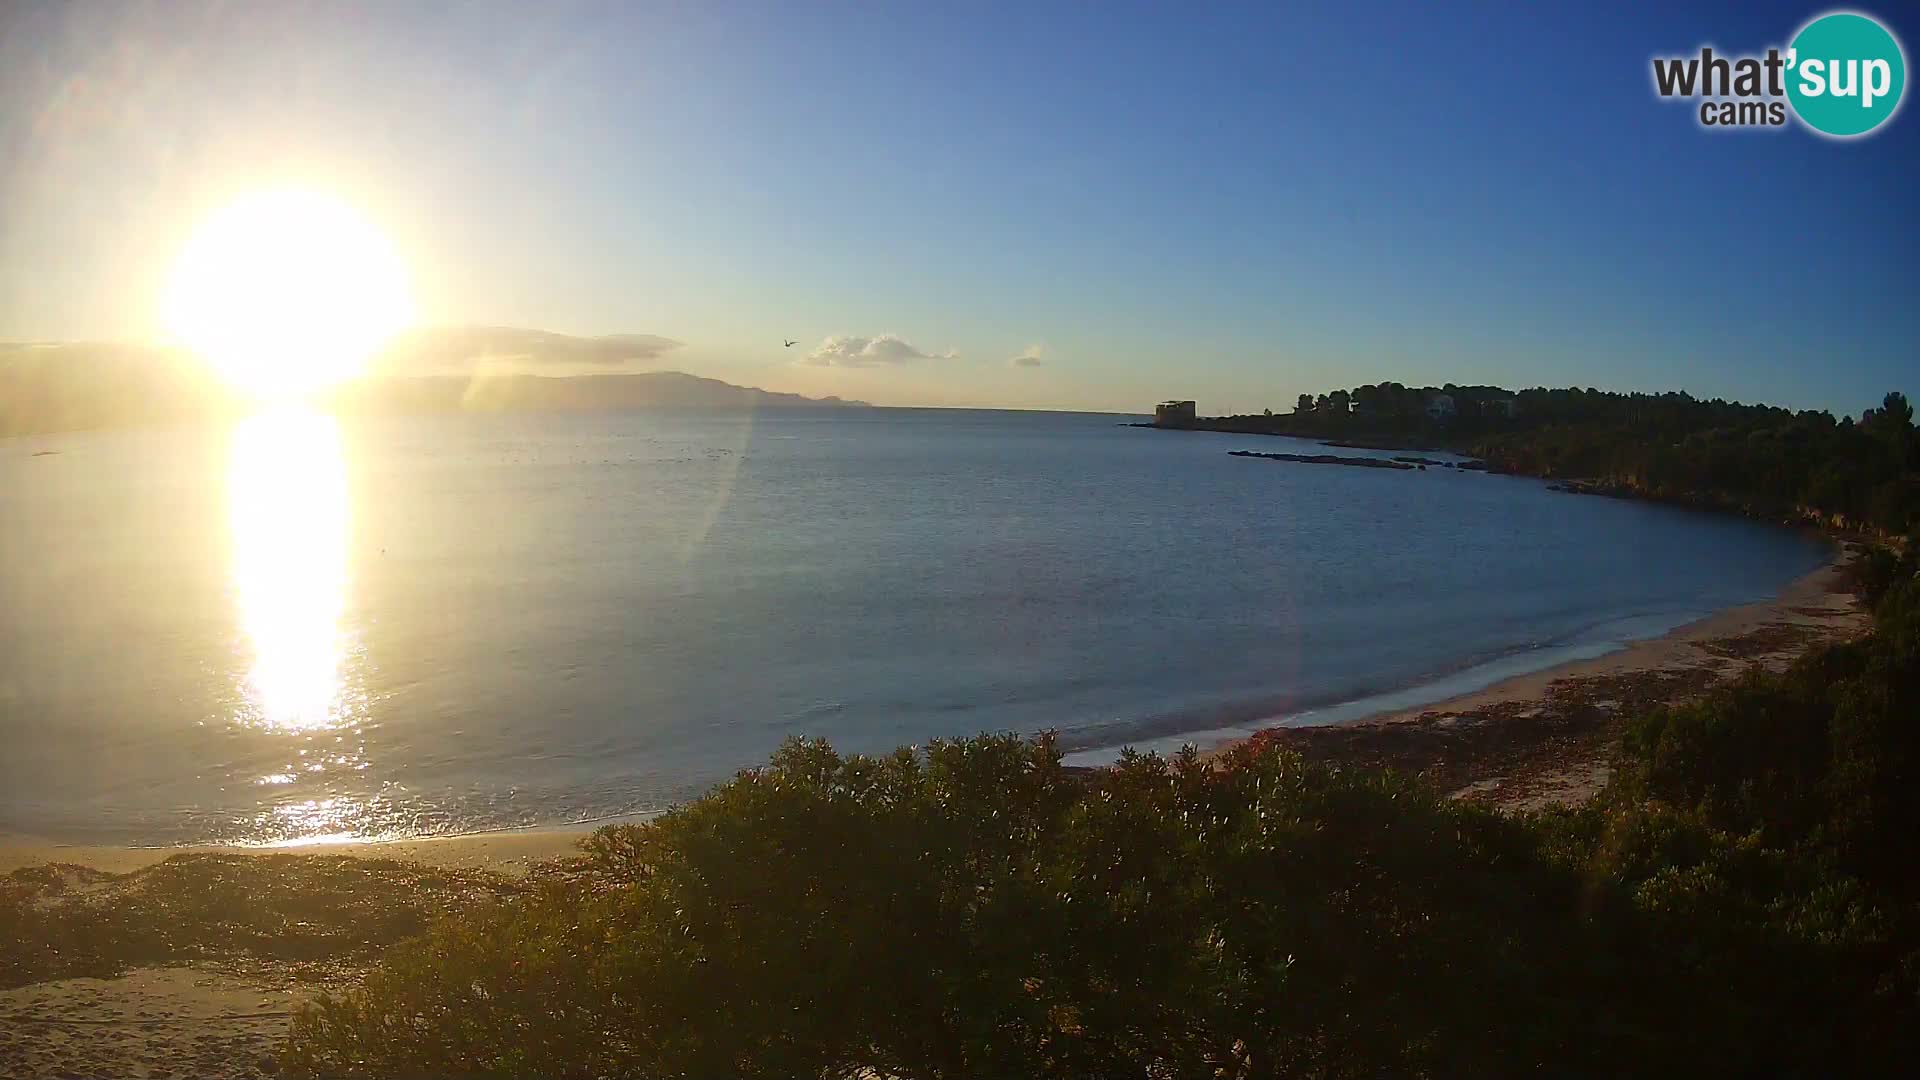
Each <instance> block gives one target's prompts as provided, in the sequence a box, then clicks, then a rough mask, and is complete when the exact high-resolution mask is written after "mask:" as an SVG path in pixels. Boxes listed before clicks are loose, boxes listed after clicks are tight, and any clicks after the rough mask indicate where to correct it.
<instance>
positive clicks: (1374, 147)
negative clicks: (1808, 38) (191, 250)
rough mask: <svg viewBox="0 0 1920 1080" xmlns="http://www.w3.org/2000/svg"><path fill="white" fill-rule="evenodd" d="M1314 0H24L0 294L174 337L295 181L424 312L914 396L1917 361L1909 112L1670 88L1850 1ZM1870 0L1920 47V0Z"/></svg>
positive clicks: (1859, 382) (1637, 385)
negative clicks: (1741, 119)
mask: <svg viewBox="0 0 1920 1080" xmlns="http://www.w3.org/2000/svg"><path fill="white" fill-rule="evenodd" d="M1283 7H1290V6H1284V5H1277V4H1271V5H1269V4H1262V5H1257V6H1244V7H1242V6H1232V7H1227V6H1221V7H1213V6H1208V7H1200V6H1197V5H1187V4H1151V5H1139V6H1133V5H1123V4H1116V3H1101V4H1071V5H1068V4H1052V3H1025V4H1011V5H1006V6H988V5H985V4H972V3H965V4H961V3H942V4H910V3H895V4H862V5H839V4H825V3H818V4H816V3H808V4H765V5H757V4H756V5H749V4H739V3H723V2H718V0H715V2H712V3H703V4H689V5H672V6H669V5H642V4H602V5H570V4H542V5H519V4H514V5H505V4H502V5H496V6H489V5H481V4H416V3H392V4H387V3H379V4H365V5H353V4H346V3H315V4H280V3H252V2H247V3H230V4H214V5H193V4H186V3H173V2H166V3H155V4H138V5H130V4H107V3H102V4H84V5H82V4H74V5H68V4H46V5H40V4H35V3H23V2H22V0H10V2H7V3H4V4H0V340H72V339H90V340H94V339H116V340H117V339H130V340H151V339H153V338H154V337H155V336H156V334H157V333H158V330H157V323H156V297H157V296H158V294H159V293H160V292H161V290H162V286H163V283H164V281H165V279H166V275H167V271H168V268H169V266H170V265H171V263H172V260H173V258H174V255H175V253H176V252H177V251H178V250H179V248H180V246H181V245H182V243H183V242H184V241H185V239H186V237H187V235H188V234H189V231H190V230H191V228H192V227H193V225H194V223H195V222H196V221H198V220H199V219H200V218H201V217H203V216H204V215H206V214H207V213H209V212H211V211H213V210H214V209H216V208H218V207H219V206H221V205H223V204H224V203H226V202H228V201H230V200H232V199H234V198H235V197H236V196H238V195H242V194H244V193H245V192H247V191H248V190H250V189H255V188H259V187H262V186H272V185H285V184H299V185H305V186H315V187H320V188H324V189H327V190H331V191H333V192H337V193H338V194H339V195H340V196H341V197H342V198H344V199H346V200H348V201H349V202H351V203H352V204H353V205H354V206H356V207H357V208H358V209H359V210H361V211H362V212H363V213H364V214H365V215H366V216H367V217H368V218H370V219H371V220H373V221H374V222H375V223H376V224H377V225H378V226H379V227H380V228H381V229H383V230H384V231H385V232H386V234H387V235H388V236H390V237H391V239H392V241H393V243H394V244H395V245H396V246H397V248H398V249H399V250H400V251H401V253H402V255H403V257H404V258H405V260H406V262H407V264H408V266H409V269H410V272H411V275H412V278H413V282H414V290H415V294H416V299H417V305H418V309H419V315H420V317H421V319H422V320H423V321H427V322H432V323H449V324H460V323H484V324H500V325H511V326H521V327H533V328H541V329H546V330H555V331H562V332H566V333H571V334H590V335H598V334H615V333H631V334H656V335H662V336H665V337H668V338H672V339H675V340H677V341H680V342H684V343H685V344H684V347H683V348H681V349H678V350H675V351H673V352H672V353H670V354H668V355H667V356H666V357H664V358H663V359H662V361H661V362H660V363H661V364H662V365H663V366H668V367H676V368H680V369H683V370H688V371H693V372H696V373H699V374H707V375H714V376H717V377H721V378H726V379H729V380H732V381H738V382H748V383H753V384H757V385H761V386H766V387H768V388H772V389H780V390H792V391H800V392H807V393H816V394H823V393H838V394H842V395H844V396H853V397H861V398H866V399H868V400H872V401H875V402H879V403H883V404H942V405H944V404H965V405H1004V406H1014V407H1066V408H1100V409H1120V410H1128V411H1139V410H1140V409H1142V408H1144V407H1146V406H1147V405H1149V404H1150V403H1151V402H1153V401H1155V400H1158V399H1161V398H1165V397H1170V396H1178V397H1194V398H1198V399H1200V402H1201V408H1202V411H1205V412H1216V411H1228V410H1244V409H1259V408H1262V407H1271V408H1274V409H1276V410H1280V409H1284V408H1286V407H1288V406H1289V404H1290V403H1291V401H1292V400H1293V398H1294V396H1295V395H1297V394H1298V393H1300V392H1303V391H1318V390H1324V389H1328V388H1331V387H1335V386H1352V385H1355V384H1358V383H1362V382H1372V381H1377V380H1381V379H1395V380H1398V381H1401V382H1405V383H1409V384H1421V383H1439V382H1445V381H1457V382H1493V383H1500V384H1505V385H1509V386H1531V385H1582V386H1587V385H1592V386H1599V387H1603V388H1611V389H1646V390H1660V389H1677V388H1684V389H1688V390H1691V391H1693V392H1695V393H1696V394H1700V395H1702V396H1727V397H1737V398H1741V399H1745V400H1766V401H1772V402H1777V403H1780V404H1786V405H1792V406H1796V407H1803V406H1811V407H1826V408H1833V409H1835V410H1838V411H1847V412H1855V413H1857V412H1858V411H1859V410H1860V409H1861V408H1863V407H1865V406H1867V405H1870V404H1874V403H1876V402H1877V401H1878V398H1879V396H1880V395H1881V393H1883V392H1884V391H1885V390H1888V389H1892V388H1895V387H1903V388H1904V389H1906V390H1907V391H1908V392H1909V393H1916V392H1920V378H1917V377H1916V376H1920V267H1917V266H1916V258H1920V242H1917V241H1920V227H1917V226H1920V210H1917V208H1916V202H1920V195H1917V194H1916V193H1917V192H1920V172H1917V170H1916V166H1920V113H1917V112H1916V111H1915V108H1914V107H1913V106H1912V105H1911V104H1909V105H1908V106H1907V107H1905V108H1903V109H1902V111H1901V113H1900V114H1899V115H1897V116H1896V117H1895V118H1894V119H1893V120H1892V121H1891V122H1890V124H1889V125H1888V126H1886V127H1885V128H1883V130H1882V131H1881V132H1879V133H1878V134H1876V135H1874V136H1872V137H1870V138H1867V139H1864V140H1856V141H1853V142H1848V143H1841V142H1833V141H1828V140H1824V139H1821V138H1818V137H1816V136H1814V135H1812V134H1810V133H1809V132H1807V131H1806V130H1804V129H1801V128H1799V127H1798V126H1797V125H1790V126H1789V127H1787V128H1786V129H1784V130H1768V131H1758V132H1755V131H1748V132H1734V133H1727V132H1709V131H1703V130H1701V129H1700V128H1699V127H1698V126H1697V125H1696V123H1695V121H1694V118H1693V113H1692V108H1691V107H1690V106H1689V105H1687V104H1683V103H1674V102H1661V101H1659V100H1657V99H1656V98H1655V96H1654V93H1653V90H1652V85H1651V77H1650V74H1649V58H1650V57H1651V56H1653V55H1655V54H1662V55H1670V54H1684V53H1688V52H1693V51H1697V49H1698V48H1699V47H1700V46H1701V45H1703V44H1712V45H1714V46H1715V47H1716V48H1717V49H1721V50H1726V51H1730V52H1747V51H1752V52H1759V51H1763V50H1764V49H1765V48H1766V47H1767V46H1769V45H1782V46H1783V45H1784V44H1785V43H1786V41H1787V39H1788V38H1789V37H1790V36H1791V35H1792V33H1793V31H1794V30H1795V29H1797V28H1798V27H1799V26H1800V25H1801V24H1802V23H1804V22H1805V21H1806V20H1807V19H1808V18H1809V17H1810V16H1812V15H1814V14H1817V13H1819V12H1821V11H1824V10H1826V8H1824V7H1822V6H1818V5H1807V4H1785V5H1777V4H1769V3H1728V4H1718V5H1681V4H1650V5H1646V6H1644V7H1636V6H1627V5H1615V4H1598V5H1595V4H1584V5H1565V6H1561V5H1546V4H1516V5H1512V6H1501V5H1492V4H1487V5H1478V4H1476V5H1434V4H1426V3H1413V2H1409V3H1397V4H1368V3H1355V2H1343V3H1330V4H1326V5H1302V6H1301V7H1300V8H1299V9H1298V10H1292V9H1289V10H1282V8H1283ZM1443 9H1450V10H1443ZM1863 10H1868V11H1870V12H1872V13H1874V14H1877V15H1879V16H1881V17H1882V19H1883V21H1884V22H1886V23H1887V24H1888V25H1890V27H1891V28H1892V30H1893V31H1894V33H1895V34H1897V35H1900V36H1901V37H1902V40H1903V41H1905V42H1906V43H1907V49H1908V53H1909V57H1910V58H1911V57H1912V56H1913V55H1914V48H1915V45H1914V43H1915V42H1916V41H1920V9H1916V8H1914V7H1912V6H1907V5H1899V6H1895V5H1883V6H1881V7H1877V8H1875V7H1868V8H1865V9H1863ZM1915 93H1920V91H1913V90H1910V91H1909V92H1908V96H1912V95H1913V94H1915ZM883 335H896V336H897V337H898V338H899V339H901V343H896V344H892V345H887V346H878V347H874V348H871V349H868V350H867V353H868V354H869V355H867V356H866V357H865V358H866V359H868V360H870V361H873V362H870V363H866V364H864V365H862V366H842V365H840V364H832V365H817V364H805V363H796V362H795V361H796V360H797V359H799V358H800V357H801V356H802V355H804V354H807V353H818V352H819V351H820V345H821V343H822V342H823V341H824V340H825V339H828V338H830V337H833V336H845V337H850V338H869V339H871V338H879V337H881V336H883ZM786 338H795V339H799V341H800V342H801V345H799V346H796V347H795V348H793V349H791V350H785V349H783V348H782V347H781V344H780V342H781V341H782V340H783V339H786ZM855 345H856V347H855V348H851V349H849V348H845V347H842V348H840V349H839V350H838V352H839V353H841V354H853V353H859V351H860V350H859V349H858V347H857V346H858V343H855ZM827 351H828V352H833V351H834V350H827ZM915 353H918V354H924V355H917V356H916V355H913V354H915ZM948 354H952V355H948ZM1016 357H1031V358H1034V359H1036V360H1037V363H1026V364H1016V363H1013V361H1014V359H1015V358H1016ZM856 358H859V357H856Z"/></svg>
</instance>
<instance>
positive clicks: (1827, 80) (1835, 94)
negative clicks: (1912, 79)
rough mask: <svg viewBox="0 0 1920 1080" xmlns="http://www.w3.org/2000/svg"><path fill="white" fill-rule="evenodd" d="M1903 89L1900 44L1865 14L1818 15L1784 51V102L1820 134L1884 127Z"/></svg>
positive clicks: (1857, 132)
mask: <svg viewBox="0 0 1920 1080" xmlns="http://www.w3.org/2000/svg"><path fill="white" fill-rule="evenodd" d="M1906 88H1907V58H1906V54H1904V53H1903V52H1901V51H1900V43H1899V42H1898V41H1895V40H1894V37H1893V35H1892V34H1890V33H1888V32H1887V28H1886V27H1884V26H1881V25H1880V24H1879V23H1877V22H1875V21H1874V20H1872V19H1869V18H1867V17H1866V16H1865V15H1856V14H1854V13H1853V12H1850V11H1843V12H1835V13H1834V14H1831V15H1822V16H1820V17H1819V18H1817V19H1815V20H1813V21H1812V22H1810V23H1808V24H1807V25H1806V26H1805V27H1803V28H1802V29H1801V31H1800V33H1799V34H1798V35H1797V36H1795V37H1794V39H1793V42H1792V44H1791V45H1789V46H1788V48H1787V100H1788V101H1790V102H1792V103H1793V111H1794V112H1795V113H1796V114H1798V115H1799V117H1800V119H1801V121H1802V122H1803V123H1805V124H1806V125H1807V126H1808V127H1810V128H1812V129H1813V130H1815V131H1818V132H1820V133H1822V134H1824V135H1832V136H1834V137H1836V138H1842V139H1846V138H1852V137H1853V136H1855V135H1865V134H1866V133H1867V132H1869V131H1872V130H1873V129H1874V128H1877V127H1879V126H1880V125H1881V124H1884V123H1886V122H1887V120H1888V119H1889V118H1891V117H1892V116H1893V114H1894V111H1895V110H1897V109H1899V108H1900V96H1901V93H1902V92H1903V91H1905V90H1906Z"/></svg>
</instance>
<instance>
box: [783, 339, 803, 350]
mask: <svg viewBox="0 0 1920 1080" xmlns="http://www.w3.org/2000/svg"><path fill="white" fill-rule="evenodd" d="M780 340H781V341H787V339H786V338H781V339H780ZM798 344H800V343H799V342H797V341H787V344H786V347H787V348H789V349H791V348H793V347H794V346H795V345H798Z"/></svg>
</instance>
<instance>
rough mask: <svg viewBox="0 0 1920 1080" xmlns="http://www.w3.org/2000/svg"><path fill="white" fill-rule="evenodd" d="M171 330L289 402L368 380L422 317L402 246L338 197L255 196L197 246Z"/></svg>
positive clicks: (172, 290) (201, 235) (255, 386)
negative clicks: (367, 368)
mask: <svg viewBox="0 0 1920 1080" xmlns="http://www.w3.org/2000/svg"><path fill="white" fill-rule="evenodd" d="M163 313H164V318H165V320H166V324H167V328H168V329H169V330H170V331H171V332H172V333H173V334H174V336H175V337H177V338H178V339H179V340H180V341H181V342H182V343H184V344H185V345H186V346H187V347H189V348H191V349H192V350H194V351H195V352H196V353H198V354H199V355H200V356H201V357H203V358H204V359H205V360H206V361H207V362H208V363H209V364H211V365H212V366H213V367H214V368H215V369H216V370H218V371H219V372H220V373H221V374H222V375H223V376H225V377H226V379H227V380H228V381H230V382H231V383H232V384H233V385H235V386H237V387H239V388H240V389H242V390H245V391H247V392H249V393H251V394H253V395H255V396H257V397H261V398H266V399H284V398H289V397H298V396H300V395H301V394H305V393H309V392H312V391H314V390H317V389H320V388H323V387H326V386H330V385H332V384H334V383H336V382H339V381H341V380H343V379H347V378H351V377H352V376H354V375H355V374H358V373H359V371H360V368H361V367H362V365H364V364H365V363H366V361H367V359H368V358H369V357H370V356H372V355H373V354H374V353H375V352H377V351H378V350H379V349H380V348H381V346H383V345H384V344H385V343H386V342H387V340H388V339H389V338H391V337H392V336H393V335H394V334H395V333H397V332H398V331H400V330H402V329H404V328H405V327H406V326H407V325H408V323H410V322H411V321H412V318H413V304H412V300H411V297H410V295H409V292H408V289H407V274H406V267H405V266H404V265H403V264H402V263H401V261H400V256H399V254H398V253H397V252H395V251H394V249H393V245H392V244H390V243H388V242H387V239H386V237H384V236H382V235H381V234H380V231H379V230H378V229H376V228H374V227H373V226H372V225H370V224H369V223H368V222H367V221H366V220H365V219H364V218H362V217H361V216H360V215H359V214H357V213H355V212H354V211H353V209H352V208H350V207H348V206H347V205H346V204H344V203H342V202H340V201H339V200H338V199H335V198H333V197H331V196H328V195H323V194H319V193H316V192H309V191H276V192H269V193H263V194H257V195H250V196H247V197H245V198H243V199H240V200H239V201H237V202H235V203H233V204H232V205H230V206H228V207H227V208H226V209H224V210H221V211H220V212H218V213H216V214H214V215H213V216H212V217H210V218H208V219H207V220H206V221H205V222H203V223H202V224H201V225H200V227H199V228H198V229H197V230H196V231H195V232H194V234H193V237H192V238H191V239H190V240H188V242H187V245H186V247H185V249H183V250H182V251H181V253H180V258H179V260H178V261H177V262H176V263H175V264H174V268H173V276H172V279H171V281H170V283H169V285H168V288H167V294H166V299H165V301H164V308H163Z"/></svg>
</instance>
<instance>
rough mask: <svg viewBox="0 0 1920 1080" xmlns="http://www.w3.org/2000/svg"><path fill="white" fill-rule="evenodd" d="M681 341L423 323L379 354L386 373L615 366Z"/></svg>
mask: <svg viewBox="0 0 1920 1080" xmlns="http://www.w3.org/2000/svg"><path fill="white" fill-rule="evenodd" d="M677 348H680V342H678V341H675V340H673V339H672V338H666V337H660V336H659V335H657V334H607V335H604V336H601V337H575V336H573V335H571V334H556V333H554V332H552V331H550V330H528V329H524V328H521V327H513V326H440V327H425V328H420V329H416V330H411V331H408V332H407V333H405V334H402V335H400V337H399V338H397V339H395V340H394V342H393V343H392V344H391V345H389V346H388V347H387V349H386V351H385V352H383V353H382V354H381V356H380V361H379V366H380V367H381V368H383V369H384V370H386V371H387V372H388V373H390V374H396V375H399V374H417V373H427V372H448V371H466V370H469V369H471V368H474V367H478V366H480V365H482V364H485V365H487V366H489V367H495V366H503V367H519V368H539V367H563V366H576V367H615V366H619V365H623V364H630V363H646V362H650V361H654V360H658V359H659V358H660V357H662V356H664V355H666V354H667V353H669V352H672V351H673V350H675V349H677Z"/></svg>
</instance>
